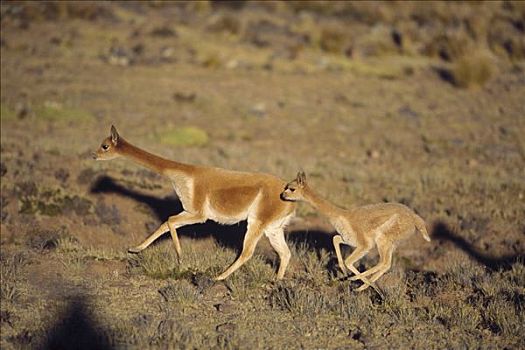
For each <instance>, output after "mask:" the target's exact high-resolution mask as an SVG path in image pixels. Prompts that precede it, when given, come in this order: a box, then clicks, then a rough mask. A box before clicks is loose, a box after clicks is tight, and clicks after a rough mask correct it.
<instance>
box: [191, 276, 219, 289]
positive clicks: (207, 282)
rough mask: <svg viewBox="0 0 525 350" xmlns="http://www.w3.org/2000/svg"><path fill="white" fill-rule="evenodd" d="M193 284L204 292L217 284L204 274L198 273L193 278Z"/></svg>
mask: <svg viewBox="0 0 525 350" xmlns="http://www.w3.org/2000/svg"><path fill="white" fill-rule="evenodd" d="M191 283H193V284H194V285H195V286H196V287H197V288H198V289H199V291H201V292H202V291H203V290H206V289H208V288H210V287H211V286H212V285H213V284H214V283H215V282H214V281H213V280H212V279H211V278H210V277H209V276H207V275H205V274H203V273H196V274H194V275H193V276H192V277H191Z"/></svg>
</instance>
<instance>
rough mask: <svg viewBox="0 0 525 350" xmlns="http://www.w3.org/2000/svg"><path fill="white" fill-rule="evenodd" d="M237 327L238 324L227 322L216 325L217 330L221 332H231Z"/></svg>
mask: <svg viewBox="0 0 525 350" xmlns="http://www.w3.org/2000/svg"><path fill="white" fill-rule="evenodd" d="M236 328H237V326H236V325H235V324H233V323H230V322H226V323H223V324H220V325H217V327H215V330H216V331H217V332H220V333H230V332H233V331H235V329H236Z"/></svg>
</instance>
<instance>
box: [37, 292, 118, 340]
mask: <svg viewBox="0 0 525 350" xmlns="http://www.w3.org/2000/svg"><path fill="white" fill-rule="evenodd" d="M39 349H45V350H48V349H49V350H51V349H53V350H55V349H80V350H83V349H99V350H109V349H112V346H111V345H110V343H109V342H108V339H107V337H106V336H105V334H104V330H103V329H101V327H100V325H99V324H97V322H96V321H95V320H94V318H93V317H92V315H91V314H90V312H89V310H88V309H87V308H86V304H85V301H84V298H82V297H79V296H76V297H73V299H72V300H71V302H70V303H69V305H68V307H67V308H66V310H65V312H64V314H63V315H61V317H60V319H59V320H58V321H57V322H56V323H55V324H54V325H52V326H51V327H50V328H49V329H48V331H47V337H46V338H45V340H44V342H43V344H41V346H40V347H39Z"/></svg>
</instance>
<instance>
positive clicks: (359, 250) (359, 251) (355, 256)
mask: <svg viewBox="0 0 525 350" xmlns="http://www.w3.org/2000/svg"><path fill="white" fill-rule="evenodd" d="M370 249H371V246H370V245H367V246H357V247H356V248H355V250H354V251H353V252H352V254H350V256H349V257H348V258H346V260H345V265H346V267H347V268H348V269H349V270H350V271H352V272H353V273H354V274H355V275H356V277H358V278H359V279H360V280H361V281H363V283H364V285H365V286H367V287H369V286H372V288H374V289H375V290H376V291H377V292H378V293H379V294H381V291H380V290H379V289H378V288H377V287H376V286H374V284H373V283H372V282H370V281H369V280H368V279H367V278H365V277H363V276H361V273H360V272H359V270H358V269H356V268H355V267H354V264H355V263H356V262H357V261H358V260H359V259H361V258H362V257H363V256H365V255H366V254H367V253H368V252H369V251H370ZM360 288H362V287H360ZM358 290H359V289H358Z"/></svg>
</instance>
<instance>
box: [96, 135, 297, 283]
mask: <svg viewBox="0 0 525 350" xmlns="http://www.w3.org/2000/svg"><path fill="white" fill-rule="evenodd" d="M93 157H94V158H95V159H97V160H109V159H114V158H118V157H124V158H128V159H130V160H132V161H134V162H136V163H138V164H141V165H143V166H145V167H147V168H149V169H151V170H153V171H155V172H157V173H160V174H162V175H165V176H167V177H168V178H169V179H170V180H171V181H172V183H173V187H174V188H175V192H176V193H177V195H178V197H179V199H180V201H181V203H182V207H183V209H184V210H183V211H182V212H181V213H180V214H178V215H175V216H170V217H169V218H168V220H167V221H166V222H164V223H163V224H162V225H160V227H159V228H158V229H157V230H156V231H155V232H154V233H153V234H151V235H150V236H149V237H148V238H147V239H146V240H145V241H144V242H142V243H141V244H140V245H138V246H137V247H134V248H130V249H129V252H130V253H138V252H140V251H142V250H144V249H145V248H147V247H148V246H149V245H150V244H151V243H153V241H155V240H156V239H157V238H159V237H160V236H161V235H162V234H164V233H165V232H168V231H170V233H171V237H172V239H173V242H174V244H175V251H176V252H177V256H178V258H179V261H180V258H181V253H182V251H181V247H180V242H179V238H178V236H177V228H179V227H181V226H185V225H191V224H196V223H202V222H204V221H206V220H208V219H210V220H213V221H216V222H218V223H221V224H233V223H236V222H239V221H242V220H247V221H248V229H247V232H246V235H245V237H244V242H243V248H242V252H241V254H240V255H239V257H238V258H237V259H236V261H235V262H234V263H233V264H232V265H231V266H230V267H229V268H228V269H227V270H226V271H224V272H223V273H222V274H221V275H219V276H218V277H216V279H217V280H223V279H225V278H226V277H228V276H229V275H230V274H231V273H233V272H234V271H235V270H237V269H238V268H239V267H241V266H242V265H243V264H244V263H245V262H246V261H247V260H248V259H250V258H251V256H252V255H253V252H254V250H255V246H256V245H257V242H258V241H259V239H260V238H261V236H262V234H263V233H264V234H265V235H266V237H268V239H269V241H270V244H271V246H272V247H273V248H274V249H275V251H276V252H277V254H278V255H279V259H280V264H279V270H278V272H277V278H278V279H282V278H283V276H284V273H285V271H286V267H287V266H288V262H289V260H290V255H291V254H290V249H289V248H288V245H287V244H286V241H285V239H284V227H285V226H286V224H287V223H288V221H289V220H290V219H291V218H292V216H293V215H294V213H295V204H294V203H292V202H289V201H284V200H282V199H281V198H280V193H281V191H282V189H283V187H284V185H285V182H284V181H283V180H281V179H279V178H277V177H275V176H272V175H268V174H261V173H245V172H237V171H230V170H225V169H220V168H213V167H206V166H196V165H189V164H182V163H179V162H175V161H171V160H167V159H164V158H161V157H159V156H156V155H153V154H151V153H148V152H146V151H144V150H142V149H140V148H138V147H136V146H134V145H132V144H130V143H129V142H127V141H126V140H124V139H123V138H122V137H121V136H119V134H118V133H117V130H116V129H115V127H114V126H111V135H110V136H109V137H107V138H106V139H104V140H103V141H102V144H101V146H100V148H99V149H98V150H97V151H96V152H95V153H93Z"/></svg>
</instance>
